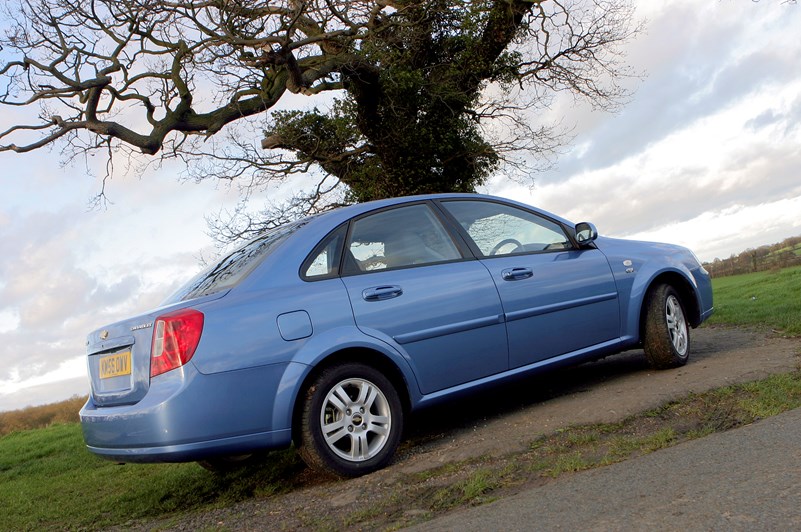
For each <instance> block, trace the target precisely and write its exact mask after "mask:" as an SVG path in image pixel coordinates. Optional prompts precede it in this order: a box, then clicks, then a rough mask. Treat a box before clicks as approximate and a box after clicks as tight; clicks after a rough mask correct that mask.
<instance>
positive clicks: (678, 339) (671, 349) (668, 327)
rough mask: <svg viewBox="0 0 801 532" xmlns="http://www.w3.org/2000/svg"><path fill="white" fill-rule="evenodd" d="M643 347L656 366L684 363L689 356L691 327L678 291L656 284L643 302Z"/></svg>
mask: <svg viewBox="0 0 801 532" xmlns="http://www.w3.org/2000/svg"><path fill="white" fill-rule="evenodd" d="M643 334H644V338H643V350H644V351H645V357H646V358H647V359H648V362H649V363H650V364H651V366H653V367H654V368H657V369H666V368H675V367H678V366H683V365H684V364H686V363H687V359H688V358H689V357H690V328H689V326H688V325H687V319H686V318H685V313H684V307H683V306H682V304H681V299H680V297H679V294H678V292H676V290H675V289H674V288H673V287H672V286H670V285H667V284H662V285H659V286H656V287H655V288H654V289H653V290H652V291H651V293H650V296H649V297H648V300H647V301H646V309H645V327H644V331H643Z"/></svg>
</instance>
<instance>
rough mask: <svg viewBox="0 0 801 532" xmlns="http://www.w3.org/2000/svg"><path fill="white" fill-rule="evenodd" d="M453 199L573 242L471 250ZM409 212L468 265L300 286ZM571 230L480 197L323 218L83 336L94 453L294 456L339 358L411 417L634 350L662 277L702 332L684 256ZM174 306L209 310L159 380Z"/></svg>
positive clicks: (86, 414)
mask: <svg viewBox="0 0 801 532" xmlns="http://www.w3.org/2000/svg"><path fill="white" fill-rule="evenodd" d="M453 199H470V200H474V201H489V202H495V203H497V202H500V203H503V204H505V205H508V206H512V207H515V208H519V209H524V210H525V211H526V212H528V213H533V214H534V215H536V216H543V217H545V218H547V219H548V220H550V221H551V222H553V223H556V224H558V225H561V227H562V228H563V229H564V231H565V234H566V238H569V239H572V240H571V242H572V249H562V250H554V251H540V252H533V253H519V254H514V255H504V256H487V257H484V256H481V255H480V254H473V253H474V252H475V250H476V249H477V247H476V246H475V245H474V244H472V243H471V240H470V238H469V235H468V234H467V233H466V232H465V231H462V230H461V228H460V227H459V225H458V223H455V222H454V221H452V220H450V219H449V217H448V216H449V215H448V214H447V209H445V208H440V207H439V205H440V203H439V202H441V201H444V200H453ZM407 203H417V204H420V203H427V204H428V205H429V207H430V208H431V212H436V213H438V214H437V216H438V217H439V218H441V221H442V226H443V227H444V228H446V230H447V231H448V232H449V234H450V238H452V240H453V244H454V245H455V247H456V248H458V249H459V250H462V253H463V257H462V258H461V259H460V260H450V261H445V262H440V263H435V264H428V265H408V266H406V267H402V268H397V269H392V268H389V269H386V270H382V271H375V272H364V273H361V274H357V275H333V276H327V277H325V278H322V279H319V280H307V279H304V278H301V272H300V268H301V264H303V263H304V261H305V260H306V259H307V257H308V256H309V253H310V252H311V251H312V250H313V249H314V248H315V247H316V246H317V244H318V243H319V242H321V241H322V240H323V239H324V238H325V237H326V236H327V235H328V234H329V233H331V232H332V231H333V230H334V229H336V228H338V227H341V226H342V224H347V223H348V221H349V220H352V219H354V218H357V217H361V216H365V215H368V216H369V215H370V213H373V212H375V211H378V210H381V209H386V208H393V207H396V206H401V205H404V204H407ZM574 228H575V225H574V224H572V223H571V222H569V221H567V220H564V219H562V218H560V217H558V216H554V215H552V214H550V213H546V212H544V211H541V210H538V209H535V208H533V207H530V206H527V205H524V204H521V203H518V202H514V201H509V200H504V199H501V198H492V197H487V196H481V195H475V194H450V195H430V196H418V197H412V198H399V199H391V200H382V201H378V202H372V203H365V204H358V205H354V206H351V207H346V208H343V209H338V210H334V211H331V212H328V213H325V214H321V215H318V216H315V217H313V218H311V219H309V220H308V221H307V223H305V224H301V225H300V226H299V228H298V229H297V230H295V232H294V233H292V234H291V235H290V236H289V237H287V238H286V239H285V240H284V241H283V242H281V243H280V244H278V245H277V247H276V249H275V250H273V251H272V252H271V253H269V254H267V255H266V256H265V257H264V258H263V259H262V260H261V263H259V264H258V265H256V267H255V268H254V269H253V271H251V272H250V273H249V274H248V275H246V276H244V278H243V279H242V280H241V281H239V283H238V284H236V285H234V286H232V287H229V286H226V289H225V290H222V291H219V292H216V293H212V294H209V295H206V296H203V297H200V298H196V299H191V300H187V301H177V302H171V303H170V304H169V305H167V306H165V307H162V308H159V309H155V310H153V311H152V312H148V313H146V314H143V315H140V316H136V317H134V318H131V319H129V320H124V321H121V322H118V323H115V324H111V325H108V326H106V327H103V328H100V329H98V330H96V331H94V332H92V333H91V334H90V335H89V337H88V341H87V355H88V368H89V373H90V381H91V385H92V394H91V396H90V398H89V400H88V402H87V404H86V405H85V406H84V407H83V409H82V410H81V421H82V426H83V432H84V438H85V440H86V443H87V446H88V448H89V449H90V450H91V451H92V452H94V453H97V454H98V455H101V456H104V457H107V458H110V459H113V460H118V461H129V462H154V461H185V460H197V459H203V458H207V457H211V456H216V455H224V454H241V453H245V452H249V451H253V450H257V449H269V448H277V447H285V446H287V445H289V444H290V441H291V438H292V434H293V429H294V428H295V427H293V419H294V417H295V414H296V411H297V405H298V404H299V401H300V400H301V399H302V397H303V394H304V393H305V390H306V386H307V383H308V382H309V379H310V378H313V376H314V372H315V370H316V369H318V368H320V367H322V366H325V365H326V364H329V363H333V362H332V361H336V362H341V361H343V360H353V359H358V360H359V361H361V362H362V363H367V364H374V365H375V366H376V367H378V368H381V369H382V370H389V369H393V368H394V369H393V370H392V371H390V372H389V374H390V378H391V379H392V380H393V382H394V384H395V385H396V386H397V387H399V388H400V392H401V395H402V396H403V397H404V398H405V399H406V400H407V404H408V406H409V407H410V408H412V409H414V408H419V407H422V406H426V405H430V404H434V403H436V402H439V401H442V400H446V399H451V398H454V397H457V396H459V395H461V394H466V393H472V392H475V391H476V390H478V389H481V388H483V387H485V386H488V385H490V384H493V383H497V382H500V381H502V380H504V379H509V378H517V377H521V376H525V375H529V374H532V373H536V372H539V371H542V370H545V369H547V368H553V367H557V366H561V365H566V364H575V363H579V362H582V361H585V360H589V359H594V358H599V357H602V356H606V355H609V354H613V353H616V352H619V351H621V350H624V349H627V348H631V347H634V346H637V345H638V344H639V342H640V321H641V313H642V308H643V301H644V298H645V297H646V296H647V294H648V290H649V289H650V288H651V287H652V286H653V285H654V283H658V282H662V281H667V282H670V283H673V284H675V285H680V288H681V289H680V293H681V294H683V295H684V296H685V297H686V298H689V299H687V300H685V307H686V311H687V313H688V320H689V321H690V322H691V323H692V324H693V326H697V325H698V324H700V323H701V322H702V321H703V320H705V319H706V318H707V317H708V316H709V315H710V314H711V313H712V290H711V284H710V279H709V275H708V274H707V273H706V271H705V270H703V268H702V267H701V265H700V264H699V263H698V261H697V259H696V258H695V256H694V255H693V254H692V253H691V252H690V251H689V250H686V249H684V248H681V247H678V246H670V245H667V244H650V243H642V242H631V241H625V240H618V239H612V238H605V237H598V238H597V239H596V240H595V242H594V243H592V244H589V245H586V244H585V245H583V246H579V245H578V243H576V242H575V240H574V234H575V229H574ZM470 250H473V251H472V252H471V251H470ZM169 301H173V300H172V299H170V300H169ZM180 308H194V309H197V310H199V311H200V312H202V313H203V314H204V328H203V332H202V335H201V339H200V343H199V344H198V346H197V349H196V352H195V355H194V357H193V358H192V360H191V361H190V362H189V363H187V364H185V365H184V366H182V367H180V368H178V369H175V370H172V371H169V372H167V373H165V374H163V375H159V376H157V377H153V378H151V377H150V373H149V371H150V349H151V343H152V338H153V325H152V324H153V323H154V321H155V320H156V319H157V318H158V317H159V316H160V315H162V314H165V313H167V312H170V311H173V310H177V309H180ZM126 350H130V351H131V358H132V366H133V370H132V373H131V375H127V376H121V377H113V378H112V379H100V377H99V360H100V358H101V357H103V356H108V355H110V354H115V353H120V352H125V351H126Z"/></svg>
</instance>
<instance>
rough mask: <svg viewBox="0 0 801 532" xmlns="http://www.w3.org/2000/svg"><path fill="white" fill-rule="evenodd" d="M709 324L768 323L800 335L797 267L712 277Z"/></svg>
mask: <svg viewBox="0 0 801 532" xmlns="http://www.w3.org/2000/svg"><path fill="white" fill-rule="evenodd" d="M712 288H713V292H714V296H715V314H714V315H713V316H712V319H711V320H710V321H709V323H710V324H715V323H720V324H727V325H739V326H748V327H769V328H772V329H774V330H776V331H778V332H781V333H783V334H785V335H787V336H801V267H795V268H787V269H784V270H779V271H768V272H759V273H749V274H745V275H736V276H732V277H722V278H720V279H713V281H712Z"/></svg>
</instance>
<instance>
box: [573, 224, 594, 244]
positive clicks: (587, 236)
mask: <svg viewBox="0 0 801 532" xmlns="http://www.w3.org/2000/svg"><path fill="white" fill-rule="evenodd" d="M596 238H598V230H597V229H596V228H595V226H594V225H593V224H591V223H590V222H581V223H579V224H576V240H577V241H578V243H579V245H580V246H586V245H587V244H589V243H590V242H592V241H593V240H595V239H596Z"/></svg>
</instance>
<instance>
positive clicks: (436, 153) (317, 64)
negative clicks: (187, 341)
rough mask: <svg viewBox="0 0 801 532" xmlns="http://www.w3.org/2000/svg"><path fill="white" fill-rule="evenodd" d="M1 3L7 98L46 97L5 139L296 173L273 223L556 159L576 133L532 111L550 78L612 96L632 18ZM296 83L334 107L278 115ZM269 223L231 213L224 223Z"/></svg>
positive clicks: (598, 96)
mask: <svg viewBox="0 0 801 532" xmlns="http://www.w3.org/2000/svg"><path fill="white" fill-rule="evenodd" d="M2 9H3V10H4V16H5V19H6V20H7V27H6V28H5V33H4V35H3V37H2V38H1V39H0V47H1V50H2V53H3V54H4V56H9V55H11V59H10V60H8V61H7V62H5V63H4V64H2V65H1V66H0V79H2V80H3V81H4V84H3V87H2V88H0V103H2V104H4V105H7V106H21V107H32V106H38V108H39V113H38V117H37V119H36V120H35V121H33V122H32V123H27V124H15V125H14V126H12V127H10V128H8V129H7V130H5V131H3V132H0V151H15V152H30V151H33V150H36V149H39V148H42V147H45V146H49V145H53V144H54V143H56V142H59V143H63V144H62V145H63V149H64V150H65V153H67V155H68V157H74V156H76V155H80V154H87V153H90V152H95V151H98V150H102V151H103V152H104V153H106V154H107V155H108V157H109V160H111V159H112V158H113V157H114V156H115V155H116V154H128V155H133V154H136V153H137V152H138V153H142V154H146V155H151V156H156V157H158V158H162V159H163V158H172V157H179V158H182V159H183V160H184V161H185V162H186V163H187V169H188V174H189V175H190V176H192V177H193V178H196V179H205V178H223V179H231V180H236V181H237V182H240V183H243V184H244V186H245V190H246V191H253V190H256V189H259V188H263V187H265V186H269V185H270V184H271V183H275V182H282V181H286V180H288V179H292V180H295V179H298V177H299V176H303V179H302V181H303V182H304V183H305V185H304V187H303V188H302V189H299V190H298V192H297V194H296V195H295V197H294V198H293V199H292V200H290V202H289V203H287V204H284V205H282V206H281V207H280V208H279V210H277V211H276V210H270V211H267V212H266V214H265V216H267V218H272V220H267V222H266V223H267V225H271V224H274V223H276V222H279V221H281V220H283V219H284V218H285V217H295V216H297V215H300V214H305V213H309V212H314V211H317V210H320V209H324V208H327V207H329V206H331V205H337V204H341V203H347V202H352V201H363V200H368V199H373V198H378V197H385V196H389V195H399V194H409V193H417V192H432V191H444V190H463V191H469V190H474V188H475V186H477V185H479V184H481V183H482V182H483V181H484V180H485V179H486V177H487V176H488V175H490V174H491V173H492V172H493V171H495V170H496V169H497V168H498V167H499V165H500V164H518V165H521V168H522V169H523V170H524V171H523V173H525V170H526V169H528V168H529V167H530V165H531V164H535V165H536V164H537V162H536V161H539V162H542V161H546V162H547V161H548V156H549V155H550V154H551V153H552V152H553V150H554V149H555V148H556V147H558V146H559V145H560V144H561V143H562V142H563V141H564V138H563V137H562V134H563V133H564V132H561V131H559V130H558V129H554V128H553V127H551V126H552V125H549V124H544V125H543V124H533V123H531V122H530V120H529V116H530V112H531V111H532V110H538V109H544V108H547V106H548V105H549V103H550V98H551V97H552V95H553V94H554V93H555V92H557V91H570V92H571V93H573V94H575V95H576V96H578V97H582V98H586V99H587V100H589V101H590V102H592V103H593V104H594V105H597V106H600V107H604V108H608V107H614V106H615V105H616V104H618V103H619V102H620V101H621V98H622V97H623V96H624V95H625V93H624V91H622V90H621V89H620V87H619V86H618V85H617V83H616V80H617V79H618V78H619V77H620V76H621V75H622V74H624V73H625V68H624V67H623V66H621V63H620V56H619V54H618V46H619V45H620V44H621V43H622V42H624V41H625V40H627V39H628V38H630V37H631V36H632V35H633V34H634V33H635V32H636V31H637V30H638V28H637V27H634V26H632V24H631V15H632V10H631V7H630V6H629V5H628V4H627V3H625V2H623V1H618V0H564V1H557V0H479V1H475V2H465V1H461V2H460V1H452V0H451V1H445V0H427V1H415V0H411V1H402V0H401V1H392V0H361V1H360V0H309V1H301V0H199V1H191V0H8V1H7V2H6V3H5V4H4V6H3V8H2ZM287 93H293V94H297V95H304V96H308V97H310V98H311V100H310V102H317V104H315V105H318V106H319V107H320V108H322V110H320V108H314V109H312V110H294V111H292V110H286V109H283V110H281V111H276V109H278V108H279V107H280V105H279V103H281V102H283V100H284V99H285V96H286V95H287ZM325 94H328V96H327V97H325V98H323V99H322V100H320V97H321V96H322V95H325ZM266 111H273V112H271V113H269V114H268V113H266ZM527 113H528V114H527ZM529 154H533V155H534V156H535V157H533V158H532V157H528V155H529ZM532 161H535V162H534V163H532ZM243 212H244V210H243ZM237 220H238V221H237ZM261 222H264V220H261ZM223 226H225V227H227V228H228V230H227V233H228V234H227V235H226V234H224V233H225V232H226V231H225V230H222V227H223ZM261 227H264V223H260V220H259V219H255V218H253V217H250V218H248V217H245V218H241V217H239V218H237V217H235V220H232V221H230V222H224V223H223V224H222V225H221V226H220V229H221V231H222V232H221V233H220V234H222V237H223V239H225V238H238V237H239V236H241V235H242V234H244V233H247V232H248V231H250V230H254V229H259V228H261Z"/></svg>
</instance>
